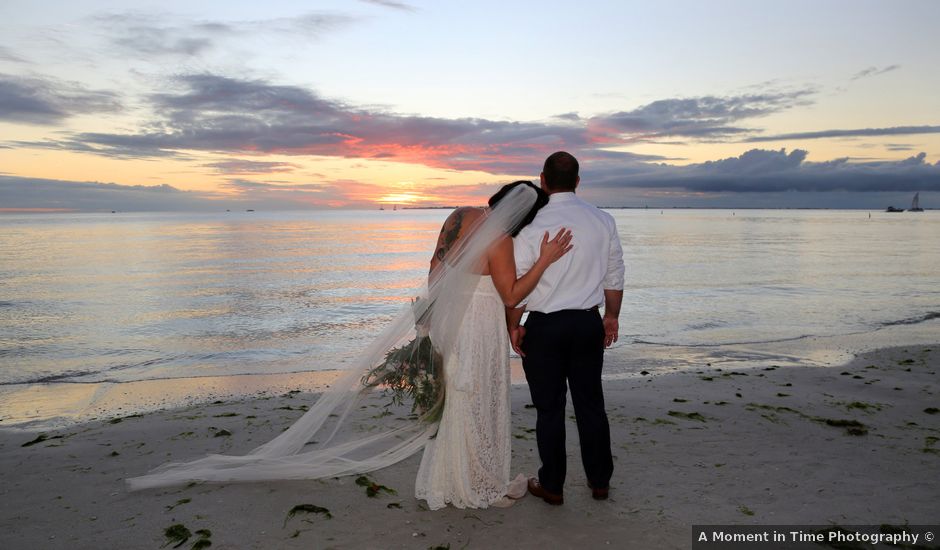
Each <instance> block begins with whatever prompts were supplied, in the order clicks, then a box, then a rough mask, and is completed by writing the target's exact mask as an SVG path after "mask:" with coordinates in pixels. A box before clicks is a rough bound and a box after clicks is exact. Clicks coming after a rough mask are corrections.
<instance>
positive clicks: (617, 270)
mask: <svg viewBox="0 0 940 550" xmlns="http://www.w3.org/2000/svg"><path fill="white" fill-rule="evenodd" d="M607 223H608V225H609V231H610V236H609V242H608V247H607V274H606V275H605V276H604V290H623V282H624V271H625V268H624V265H623V247H622V246H621V245H620V233H619V232H618V231H617V222H615V221H614V219H613V218H612V217H611V218H608V221H607Z"/></svg>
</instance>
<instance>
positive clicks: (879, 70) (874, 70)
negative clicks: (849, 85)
mask: <svg viewBox="0 0 940 550" xmlns="http://www.w3.org/2000/svg"><path fill="white" fill-rule="evenodd" d="M900 68H901V66H900V65H888V66H887V67H868V68H867V69H863V70H861V71H859V72H857V73H855V74H854V75H852V77H851V80H858V79H860V78H865V77H869V76H878V75H880V74H885V73H889V72H891V71H896V70H898V69H900Z"/></svg>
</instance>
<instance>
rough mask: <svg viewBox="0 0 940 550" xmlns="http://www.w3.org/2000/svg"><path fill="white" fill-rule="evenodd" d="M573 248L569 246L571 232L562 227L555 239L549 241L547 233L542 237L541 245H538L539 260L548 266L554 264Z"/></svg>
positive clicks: (571, 245)
mask: <svg viewBox="0 0 940 550" xmlns="http://www.w3.org/2000/svg"><path fill="white" fill-rule="evenodd" d="M573 247H574V245H573V244H571V230H570V229H567V228H565V227H562V228H561V229H559V230H558V233H557V234H556V235H555V238H553V239H551V240H549V235H548V231H546V232H545V234H544V235H542V244H541V245H539V260H542V261H545V262H547V263H549V264H551V263H554V262H555V261H557V260H558V259H559V258H561V257H562V256H564V255H565V254H567V253H568V251H569V250H571V249H572V248H573Z"/></svg>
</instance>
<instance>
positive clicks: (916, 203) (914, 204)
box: [908, 193, 924, 212]
mask: <svg viewBox="0 0 940 550" xmlns="http://www.w3.org/2000/svg"><path fill="white" fill-rule="evenodd" d="M923 211H924V209H923V208H921V207H920V193H914V200H912V201H911V208H910V210H908V212H923Z"/></svg>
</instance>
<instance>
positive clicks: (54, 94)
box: [0, 73, 122, 125]
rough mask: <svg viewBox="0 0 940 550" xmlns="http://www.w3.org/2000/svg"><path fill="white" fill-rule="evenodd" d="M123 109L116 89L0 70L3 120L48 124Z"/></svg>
mask: <svg viewBox="0 0 940 550" xmlns="http://www.w3.org/2000/svg"><path fill="white" fill-rule="evenodd" d="M121 109H122V107H121V103H120V101H119V99H118V95H117V94H115V93H113V92H108V91H100V90H89V89H87V88H85V87H83V86H81V85H79V84H76V83H71V82H62V81H57V80H53V79H50V78H40V77H24V76H15V75H9V74H3V73H0V120H5V121H9V122H20V123H26V124H40V125H47V124H56V123H59V122H62V121H63V120H65V119H66V118H69V117H71V116H74V115H78V114H87V113H107V112H110V113H114V112H118V111H120V110H121Z"/></svg>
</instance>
